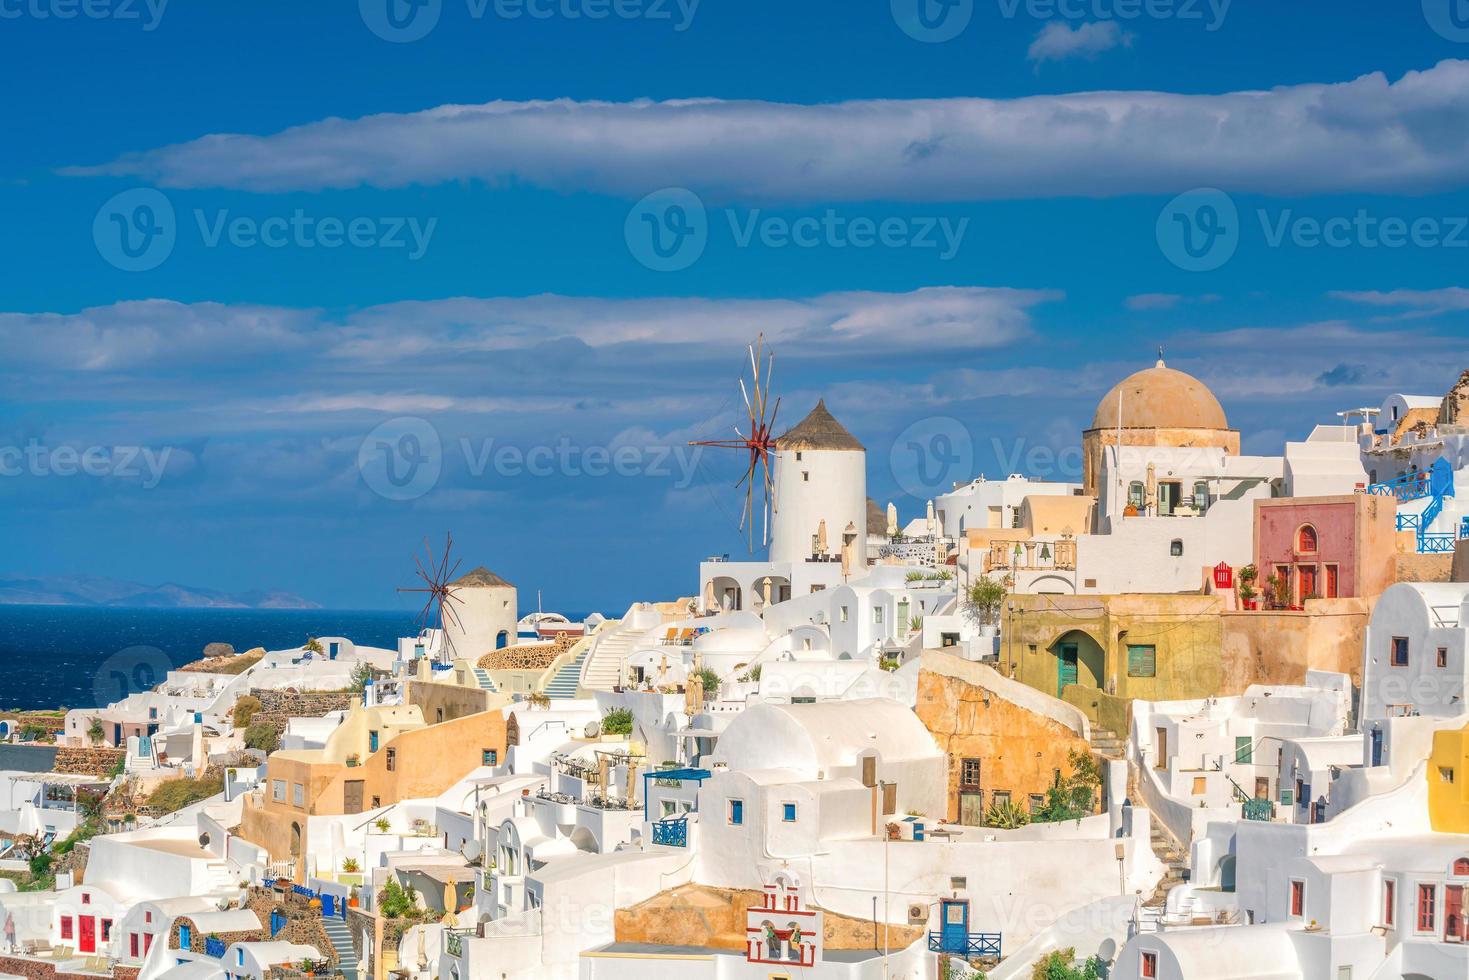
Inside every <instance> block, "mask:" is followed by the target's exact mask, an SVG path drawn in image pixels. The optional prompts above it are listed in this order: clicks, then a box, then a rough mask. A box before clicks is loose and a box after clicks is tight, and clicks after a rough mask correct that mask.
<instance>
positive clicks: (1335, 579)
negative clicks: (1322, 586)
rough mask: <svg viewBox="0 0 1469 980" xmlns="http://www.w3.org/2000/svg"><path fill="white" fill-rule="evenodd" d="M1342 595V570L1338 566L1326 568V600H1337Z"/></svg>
mask: <svg viewBox="0 0 1469 980" xmlns="http://www.w3.org/2000/svg"><path fill="white" fill-rule="evenodd" d="M1340 595H1341V569H1340V568H1339V567H1338V566H1336V565H1327V566H1326V598H1327V599H1335V598H1337V597H1339V596H1340Z"/></svg>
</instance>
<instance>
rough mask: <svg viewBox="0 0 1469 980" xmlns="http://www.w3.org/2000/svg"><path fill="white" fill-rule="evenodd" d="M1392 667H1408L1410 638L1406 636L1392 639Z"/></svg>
mask: <svg viewBox="0 0 1469 980" xmlns="http://www.w3.org/2000/svg"><path fill="white" fill-rule="evenodd" d="M1392 665H1393V666H1394V667H1406V666H1408V638H1407V637H1406V636H1395V637H1393V638H1392Z"/></svg>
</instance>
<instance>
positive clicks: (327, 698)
mask: <svg viewBox="0 0 1469 980" xmlns="http://www.w3.org/2000/svg"><path fill="white" fill-rule="evenodd" d="M250 696H251V697H253V698H255V699H256V700H258V701H259V702H260V713H261V714H269V715H284V716H285V717H287V718H321V717H323V716H324V715H326V714H327V713H328V712H331V711H346V710H348V709H349V708H351V707H352V705H354V704H357V703H358V700H359V699H360V697H361V696H360V695H359V694H358V693H357V692H355V691H307V692H305V693H299V692H296V691H266V690H262V689H261V688H258V687H255V688H251V689H250Z"/></svg>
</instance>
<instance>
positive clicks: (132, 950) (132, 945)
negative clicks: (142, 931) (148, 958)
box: [128, 932, 138, 959]
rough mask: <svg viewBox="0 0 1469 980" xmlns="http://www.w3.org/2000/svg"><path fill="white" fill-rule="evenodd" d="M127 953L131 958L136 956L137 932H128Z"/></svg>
mask: <svg viewBox="0 0 1469 980" xmlns="http://www.w3.org/2000/svg"><path fill="white" fill-rule="evenodd" d="M128 955H129V956H131V957H132V958H133V959H137V958H138V934H137V933H136V932H134V933H129V934H128Z"/></svg>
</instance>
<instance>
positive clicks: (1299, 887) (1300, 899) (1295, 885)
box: [1290, 878, 1306, 919]
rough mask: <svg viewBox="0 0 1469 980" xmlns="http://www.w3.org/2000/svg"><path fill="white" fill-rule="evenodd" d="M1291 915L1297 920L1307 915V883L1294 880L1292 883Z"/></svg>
mask: <svg viewBox="0 0 1469 980" xmlns="http://www.w3.org/2000/svg"><path fill="white" fill-rule="evenodd" d="M1290 914H1291V917H1292V918H1295V919H1299V918H1300V917H1301V916H1303V915H1305V914H1306V883H1305V882H1304V881H1298V880H1296V879H1294V878H1292V879H1291V883H1290Z"/></svg>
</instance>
